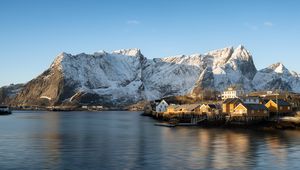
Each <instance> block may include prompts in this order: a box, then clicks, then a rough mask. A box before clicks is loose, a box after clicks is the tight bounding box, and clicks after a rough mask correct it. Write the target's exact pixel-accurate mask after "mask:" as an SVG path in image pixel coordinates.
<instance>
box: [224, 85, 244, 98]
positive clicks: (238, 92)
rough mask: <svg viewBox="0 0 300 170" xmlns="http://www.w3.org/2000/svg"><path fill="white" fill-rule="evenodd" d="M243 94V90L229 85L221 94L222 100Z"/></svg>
mask: <svg viewBox="0 0 300 170" xmlns="http://www.w3.org/2000/svg"><path fill="white" fill-rule="evenodd" d="M243 95H244V91H243V90H242V89H239V88H234V87H229V88H228V89H227V90H225V91H224V92H223V94H222V100H226V99H233V98H239V97H242V96H243Z"/></svg>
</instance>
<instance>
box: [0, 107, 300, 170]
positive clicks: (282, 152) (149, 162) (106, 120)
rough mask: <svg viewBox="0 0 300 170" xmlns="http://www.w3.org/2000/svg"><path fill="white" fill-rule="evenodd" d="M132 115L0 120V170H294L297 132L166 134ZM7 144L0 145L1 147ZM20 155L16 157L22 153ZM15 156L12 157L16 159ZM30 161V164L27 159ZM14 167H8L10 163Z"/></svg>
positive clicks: (29, 115)
mask: <svg viewBox="0 0 300 170" xmlns="http://www.w3.org/2000/svg"><path fill="white" fill-rule="evenodd" d="M139 114H140V113H138V112H51V113H47V112H26V113H24V112H22V113H14V114H13V116H12V117H3V119H0V126H1V128H0V133H1V134H7V136H5V137H3V138H1V139H0V144H2V145H0V151H9V154H6V155H5V157H2V159H1V160H2V161H0V167H1V168H3V169H20V168H24V169H47V168H48V169H99V167H100V168H101V169H178V168H179V169H180V168H182V169H257V168H261V169H288V168H291V169H296V168H297V167H298V162H299V156H300V149H299V147H298V146H299V144H300V133H299V132H298V131H251V130H247V129H241V130H236V129H202V128H192V127H176V128H165V127H157V126H154V125H153V124H154V122H155V121H154V120H152V119H151V118H148V117H141V116H139ZM4 144H5V145H4ZM20 153H22V154H20ZM16 155H18V156H16ZM29 157H30V161H28V158H29ZM11 160H14V163H13V164H12V163H11Z"/></svg>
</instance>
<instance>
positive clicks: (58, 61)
mask: <svg viewBox="0 0 300 170" xmlns="http://www.w3.org/2000/svg"><path fill="white" fill-rule="evenodd" d="M70 55H71V54H68V53H66V52H61V53H60V54H58V55H57V56H56V58H55V59H54V61H53V63H52V64H51V66H50V67H51V68H53V67H55V66H59V68H61V62H62V61H63V59H64V58H65V57H67V56H70Z"/></svg>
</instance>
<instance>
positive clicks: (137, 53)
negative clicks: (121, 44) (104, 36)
mask: <svg viewBox="0 0 300 170" xmlns="http://www.w3.org/2000/svg"><path fill="white" fill-rule="evenodd" d="M112 54H119V55H127V56H132V57H141V56H142V53H141V50H140V49H138V48H132V49H121V50H116V51H113V52H112Z"/></svg>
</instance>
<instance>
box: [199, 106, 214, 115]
mask: <svg viewBox="0 0 300 170" xmlns="http://www.w3.org/2000/svg"><path fill="white" fill-rule="evenodd" d="M200 113H201V114H206V115H216V114H219V109H218V108H217V106H216V105H215V104H203V105H201V107H200Z"/></svg>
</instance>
